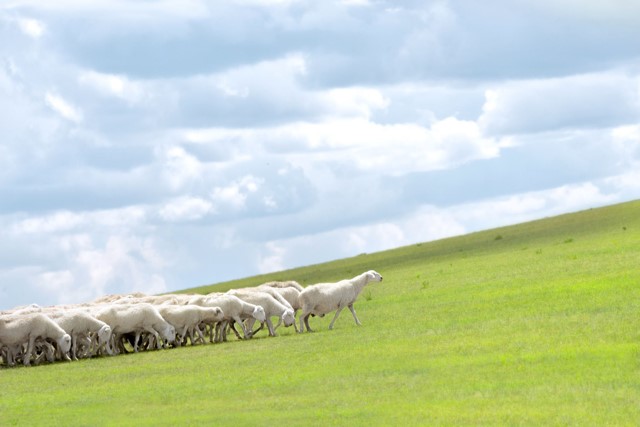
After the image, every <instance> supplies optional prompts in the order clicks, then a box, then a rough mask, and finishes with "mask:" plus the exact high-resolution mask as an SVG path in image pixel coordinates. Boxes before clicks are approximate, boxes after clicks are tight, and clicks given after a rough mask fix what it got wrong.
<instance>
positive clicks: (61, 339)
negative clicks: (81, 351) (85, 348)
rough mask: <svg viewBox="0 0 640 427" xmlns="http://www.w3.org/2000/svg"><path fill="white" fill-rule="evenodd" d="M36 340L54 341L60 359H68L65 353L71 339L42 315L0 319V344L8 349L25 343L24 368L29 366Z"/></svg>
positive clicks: (10, 316)
mask: <svg viewBox="0 0 640 427" xmlns="http://www.w3.org/2000/svg"><path fill="white" fill-rule="evenodd" d="M38 338H43V339H45V340H46V339H51V340H53V341H55V343H56V345H57V348H58V351H59V352H60V354H61V355H62V357H64V358H68V357H69V356H68V355H67V353H69V348H70V347H71V337H70V336H69V334H67V333H66V332H65V331H64V330H63V329H62V328H61V327H60V326H58V325H57V324H56V323H55V322H54V321H53V320H51V319H50V318H49V317H47V316H45V315H44V314H42V313H34V314H25V315H18V316H12V315H9V316H3V317H1V318H0V342H1V343H3V344H4V345H6V346H7V347H8V348H10V349H11V348H15V347H16V346H20V347H21V346H22V345H23V344H24V343H27V350H26V351H25V353H24V356H23V357H22V362H23V363H24V365H25V366H29V365H30V364H31V356H32V354H33V350H34V346H35V343H36V340H37V339H38Z"/></svg>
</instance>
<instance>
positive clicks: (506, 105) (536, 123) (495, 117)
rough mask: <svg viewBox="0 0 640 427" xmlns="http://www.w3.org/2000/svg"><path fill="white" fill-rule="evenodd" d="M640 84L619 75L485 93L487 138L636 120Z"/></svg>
mask: <svg viewBox="0 0 640 427" xmlns="http://www.w3.org/2000/svg"><path fill="white" fill-rule="evenodd" d="M638 84H639V79H638V78H637V77H632V76H630V75H628V74H626V73H623V72H617V71H614V72H605V73H598V74H585V75H578V76H569V77H563V78H551V79H538V80H526V81H517V82H510V83H506V84H502V85H501V86H498V87H496V88H493V89H489V90H487V91H486V95H485V96H486V102H485V104H484V106H483V113H482V116H481V117H480V119H479V124H480V126H481V128H482V130H483V131H484V132H486V133H488V134H517V133H531V132H541V131H550V130H557V129H575V128H593V127H605V128H606V127H610V126H618V125H621V124H625V123H635V122H637V121H638V120H640V93H639V92H638Z"/></svg>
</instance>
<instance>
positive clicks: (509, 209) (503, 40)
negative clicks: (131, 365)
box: [0, 0, 640, 309]
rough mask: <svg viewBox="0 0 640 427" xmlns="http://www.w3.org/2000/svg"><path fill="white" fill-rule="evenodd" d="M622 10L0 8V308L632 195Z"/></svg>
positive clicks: (220, 275) (487, 5)
mask: <svg viewBox="0 0 640 427" xmlns="http://www.w3.org/2000/svg"><path fill="white" fill-rule="evenodd" d="M638 16H640V2H637V1H631V0H609V1H606V2H603V1H599V0H580V1H578V0H515V1H513V0H512V1H507V0H487V1H482V2H478V1H475V0H456V1H453V0H452V1H446V0H435V1H428V0H426V1H377V0H343V1H307V0H229V1H221V0H211V1H207V0H131V1H125V0H93V1H83V0H56V1H45V0H3V1H2V2H0V309H3V308H9V307H13V306H16V305H22V304H29V303H38V304H41V305H48V304H56V303H67V302H82V301H88V300H91V299H93V298H95V297H97V296H99V295H103V294H107V293H122V292H130V291H142V292H147V293H158V292H166V291H171V290H178V289H184V288H187V287H194V286H199V285H204V284H209V283H214V282H218V281H224V280H229V279H233V278H239V277H246V276H250V275H254V274H258V273H263V272H270V271H276V270H280V269H284V268H290V267H295V266H300V265H308V264H312V263H317V262H322V261H327V260H332V259H337V258H343V257H347V256H352V255H357V254H359V253H363V252H374V251H378V250H382V249H387V248H392V247H397V246H401V245H407V244H411V243H415V242H421V241H429V240H434V239H438V238H442V237H445V236H452V235H459V234H463V233H467V232H471V231H475V230H480V229H486V228H491V227H495V226H499V225H505V224H511V223H517V222H521V221H525V220H531V219H535V218H540V217H545V216H550V215H556V214H560V213H564V212H570V211H576V210H580V209H586V208H591V207H596V206H601V205H606V204H612V203H617V202H621V201H626V200H632V199H635V198H639V197H640V167H639V166H640V125H639V123H640V45H639V44H638V42H637V41H638V40H640V26H639V25H638ZM371 267H372V268H375V266H371Z"/></svg>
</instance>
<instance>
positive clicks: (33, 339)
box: [22, 337, 36, 366]
mask: <svg viewBox="0 0 640 427" xmlns="http://www.w3.org/2000/svg"><path fill="white" fill-rule="evenodd" d="M35 343H36V337H29V345H28V346H27V352H26V353H25V354H24V356H22V363H23V364H24V366H29V365H30V364H31V353H32V352H33V346H34V345H35Z"/></svg>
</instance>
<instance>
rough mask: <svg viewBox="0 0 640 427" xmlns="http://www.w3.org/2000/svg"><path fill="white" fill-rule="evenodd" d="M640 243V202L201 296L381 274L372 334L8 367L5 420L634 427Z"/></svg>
mask: <svg viewBox="0 0 640 427" xmlns="http://www.w3.org/2000/svg"><path fill="white" fill-rule="evenodd" d="M497 236H500V238H497ZM638 242H640V202H631V203H625V204H621V205H615V206H610V207H606V208H600V209H593V210H588V211H584V212H579V213H576V214H570V215H563V216H559V217H554V218H547V219H544V220H540V221H534V222H530V223H525V224H519V225H516V226H511V227H503V228H500V229H494V230H488V231H485V232H479V233H473V234H469V235H466V236H461V237H455V238H451V239H444V240H440V241H436V242H429V243H422V244H418V245H412V246H408V247H404V248H399V249H395V250H391V251H385V252H380V253H375V254H363V255H360V256H357V257H354V258H349V259H344V260H338V261H335V262H331V263H326V264H321V265H316V266H309V267H304V268H298V269H294V270H289V271H287V272H280V273H274V274H270V275H264V276H260V277H253V278H246V279H242V280H237V281H233V282H227V283H223V284H218V285H211V286H206V287H201V288H196V289H192V290H189V292H208V291H211V290H224V289H228V288H232V287H241V286H247V285H254V284H257V283H261V282H263V281H267V280H273V279H289V278H291V279H295V280H298V281H300V282H301V283H303V284H310V283H314V282H319V281H325V280H335V279H339V278H343V277H352V276H355V275H356V274H359V273H361V272H362V271H365V270H368V269H372V268H373V269H376V270H377V271H379V272H380V273H381V274H382V275H383V276H384V281H383V282H382V283H379V284H372V285H370V286H369V287H367V288H365V290H364V291H363V293H362V295H361V296H360V298H359V300H358V302H357V303H356V310H357V311H358V316H359V318H360V320H361V321H362V323H363V326H361V327H357V326H356V325H355V324H354V322H353V319H352V318H351V315H350V313H349V312H348V311H345V312H343V313H342V314H341V317H340V319H339V320H338V321H337V322H336V325H335V328H334V330H333V331H328V330H327V327H328V324H329V322H330V321H331V316H327V317H325V318H323V319H319V318H312V319H311V321H310V322H311V325H312V327H314V328H315V329H316V330H317V331H318V332H315V333H312V334H304V335H297V334H295V333H294V332H293V331H291V330H285V329H279V331H278V332H279V335H280V336H279V337H278V338H266V337H263V336H260V337H257V338H255V339H253V340H250V341H246V342H241V341H232V342H229V343H224V344H216V345H207V346H196V347H187V348H179V349H172V350H164V351H155V352H148V353H140V354H135V355H127V356H119V357H114V358H100V359H92V360H85V361H81V362H74V363H56V364H52V365H44V366H39V367H32V368H22V367H20V368H13V369H0V425H71V424H73V425H154V426H155V425H176V424H177V425H203V424H204V425H207V424H208V425H211V424H214V425H241V426H242V425H275V424H288V425H318V426H320V425H322V426H326V425H389V424H391V423H403V424H405V425H580V426H584V425H597V426H601V425H637V422H638V420H640V405H639V404H638V402H640V328H639V326H640V316H639V313H640V270H639V267H640V245H639V244H638Z"/></svg>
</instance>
